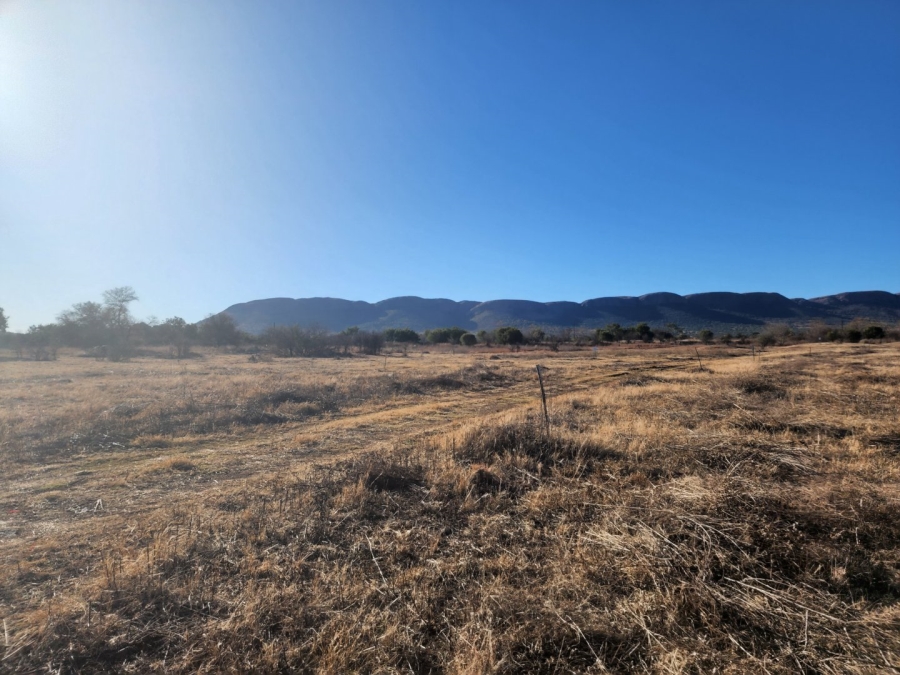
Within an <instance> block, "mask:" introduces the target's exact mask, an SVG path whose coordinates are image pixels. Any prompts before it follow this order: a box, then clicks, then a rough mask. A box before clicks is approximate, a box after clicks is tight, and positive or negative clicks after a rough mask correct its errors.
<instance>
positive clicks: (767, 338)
mask: <svg viewBox="0 0 900 675" xmlns="http://www.w3.org/2000/svg"><path fill="white" fill-rule="evenodd" d="M776 342H778V340H777V339H776V338H775V336H774V335H772V334H771V333H760V334H759V335H757V336H756V343H757V344H758V345H759V348H760V349H765V348H766V347H771V346H772V345H774V344H775V343H776Z"/></svg>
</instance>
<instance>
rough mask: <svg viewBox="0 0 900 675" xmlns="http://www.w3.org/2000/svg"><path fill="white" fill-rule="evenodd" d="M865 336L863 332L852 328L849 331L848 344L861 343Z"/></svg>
mask: <svg viewBox="0 0 900 675" xmlns="http://www.w3.org/2000/svg"><path fill="white" fill-rule="evenodd" d="M862 338H863V334H862V331H861V330H857V329H856V328H850V329H849V330H848V331H847V342H859V341H860V340H862Z"/></svg>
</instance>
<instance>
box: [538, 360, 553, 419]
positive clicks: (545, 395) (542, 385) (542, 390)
mask: <svg viewBox="0 0 900 675" xmlns="http://www.w3.org/2000/svg"><path fill="white" fill-rule="evenodd" d="M535 369H536V370H537V374H538V382H539V383H540V385H541V403H542V404H543V406H544V424H545V425H546V426H547V433H550V415H549V414H548V413H547V394H546V393H545V392H544V378H543V377H542V376H541V364H538V365H536V366H535Z"/></svg>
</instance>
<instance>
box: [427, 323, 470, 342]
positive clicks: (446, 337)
mask: <svg viewBox="0 0 900 675" xmlns="http://www.w3.org/2000/svg"><path fill="white" fill-rule="evenodd" d="M466 333H468V331H466V330H463V329H462V328H459V327H458V326H453V327H452V328H435V329H433V330H427V331H425V339H426V340H428V341H429V342H431V343H432V344H444V343H447V342H449V343H451V344H454V345H458V344H459V339H460V338H461V337H462V336H463V335H465V334H466Z"/></svg>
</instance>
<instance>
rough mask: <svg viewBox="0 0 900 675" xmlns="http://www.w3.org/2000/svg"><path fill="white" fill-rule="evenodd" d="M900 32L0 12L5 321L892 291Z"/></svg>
mask: <svg viewBox="0 0 900 675" xmlns="http://www.w3.org/2000/svg"><path fill="white" fill-rule="evenodd" d="M898 83H900V3H898V2H895V1H893V0H884V1H877V0H860V1H858V2H857V1H854V2H851V1H849V0H847V1H843V2H829V1H824V2H819V1H814V0H808V1H803V0H797V1H794V2H776V1H774V0H772V1H763V2H756V1H754V2H750V1H749V0H748V1H746V2H743V1H738V2H713V1H712V0H707V1H702V2H701V1H696V2H690V1H685V2H640V3H637V2H624V1H598V2H593V1H592V2H579V1H575V2H566V3H555V2H549V1H544V2H530V1H527V0H526V1H516V2H511V1H509V0H490V1H488V2H481V1H479V2H475V1H474V0H460V1H451V0H438V1H435V2H414V1H412V0H384V1H381V2H371V1H368V0H337V1H334V2H332V1H328V2H326V1H321V2H313V1H311V0H310V1H302V2H293V1H292V2H253V1H251V0H243V1H239V2H234V1H228V0H215V1H213V0H191V1H190V2H184V1H182V0H152V1H151V0H144V1H138V0H134V1H130V2H121V1H119V0H106V1H101V0H79V2H65V1H63V0H46V1H42V2H33V1H27V0H0V306H2V307H4V308H5V310H6V313H7V315H8V316H9V318H10V329H11V330H26V329H27V328H28V326H29V325H30V324H36V323H46V322H50V321H53V320H54V318H55V317H56V315H57V314H58V313H59V312H61V311H62V310H64V309H66V308H68V307H70V306H71V305H72V304H73V303H75V302H80V301H85V300H100V299H101V295H102V292H103V291H104V290H105V289H108V288H112V287H116V286H124V285H129V286H132V287H134V288H135V290H136V291H137V292H138V295H139V296H140V298H141V302H140V303H138V304H137V305H136V306H135V307H134V310H135V313H136V315H137V316H138V317H139V318H146V317H148V316H150V315H155V316H157V317H159V318H160V319H163V318H167V317H171V316H181V317H183V318H185V319H187V320H188V321H191V322H193V321H197V320H199V319H202V318H203V317H204V316H206V315H207V314H209V313H213V312H219V311H221V310H222V309H224V308H226V307H227V306H229V305H231V304H233V303H236V302H243V301H248V300H253V299H259V298H266V297H276V296H277V297H310V296H332V297H343V298H347V299H351V300H368V301H377V300H381V299H384V298H388V297H392V296H397V295H420V296H424V297H448V298H452V299H456V300H463V299H468V300H490V299H498V298H524V299H530V300H539V301H549V300H575V301H580V300H585V299H588V298H592V297H598V296H608V295H640V294H643V293H648V292H654V291H672V292H676V293H691V292H703V291H775V292H780V293H783V294H785V295H787V296H789V297H799V296H803V297H813V296H818V295H825V294H830V293H837V292H841V291H852V290H874V289H878V290H888V291H891V292H898V291H900V86H898Z"/></svg>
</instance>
